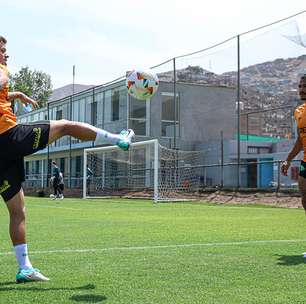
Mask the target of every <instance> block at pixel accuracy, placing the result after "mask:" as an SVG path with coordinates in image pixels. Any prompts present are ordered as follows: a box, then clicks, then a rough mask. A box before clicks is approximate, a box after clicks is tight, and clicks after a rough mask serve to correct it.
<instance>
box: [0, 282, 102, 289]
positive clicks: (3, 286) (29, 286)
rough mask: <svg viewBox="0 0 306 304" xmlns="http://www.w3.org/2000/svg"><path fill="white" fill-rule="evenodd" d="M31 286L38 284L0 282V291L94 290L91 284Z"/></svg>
mask: <svg viewBox="0 0 306 304" xmlns="http://www.w3.org/2000/svg"><path fill="white" fill-rule="evenodd" d="M32 284H39V283H37V282H31V283H26V284H16V282H15V281H10V282H0V291H10V290H12V291H16V290H26V291H62V290H71V291H73V290H92V289H95V288H96V287H95V285H93V284H87V285H84V286H79V287H48V286H47V284H48V283H43V284H46V285H44V286H46V287H41V285H39V286H37V285H36V286H33V285H32ZM11 285H14V286H15V287H10V286H11Z"/></svg>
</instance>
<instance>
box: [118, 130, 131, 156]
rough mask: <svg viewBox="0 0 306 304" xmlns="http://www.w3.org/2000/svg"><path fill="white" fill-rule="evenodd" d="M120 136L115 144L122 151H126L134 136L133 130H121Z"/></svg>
mask: <svg viewBox="0 0 306 304" xmlns="http://www.w3.org/2000/svg"><path fill="white" fill-rule="evenodd" d="M120 136H121V139H120V140H119V141H118V142H117V146H118V147H119V148H121V149H122V150H123V151H127V150H128V149H129V148H130V145H131V143H132V139H133V138H134V137H135V132H134V131H133V130H132V129H128V130H122V131H121V132H120Z"/></svg>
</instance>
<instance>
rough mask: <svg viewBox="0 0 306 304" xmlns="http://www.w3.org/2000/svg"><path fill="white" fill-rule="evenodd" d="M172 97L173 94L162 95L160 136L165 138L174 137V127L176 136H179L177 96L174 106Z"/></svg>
mask: <svg viewBox="0 0 306 304" xmlns="http://www.w3.org/2000/svg"><path fill="white" fill-rule="evenodd" d="M173 96H174V95H173V93H162V113H161V119H162V121H161V135H162V136H165V137H173V136H174V126H175V125H176V130H175V131H176V136H179V130H180V128H179V113H180V111H179V95H178V94H177V96H176V103H175V104H174V98H173ZM175 112H176V113H175ZM175 117H176V122H175Z"/></svg>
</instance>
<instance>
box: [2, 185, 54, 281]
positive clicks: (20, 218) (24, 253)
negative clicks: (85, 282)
mask: <svg viewBox="0 0 306 304" xmlns="http://www.w3.org/2000/svg"><path fill="white" fill-rule="evenodd" d="M6 206H7V209H8V211H9V216H10V228H9V231H10V237H11V240H12V243H13V246H14V251H15V255H16V259H17V263H18V265H19V270H18V272H17V274H16V282H17V283H26V282H33V281H49V279H48V278H47V277H45V276H44V275H43V274H41V273H40V271H39V270H38V269H35V268H33V266H32V264H31V262H30V259H29V256H28V247H27V242H26V229H25V218H26V215H25V205H24V194H23V190H22V189H20V190H19V192H18V193H17V194H16V195H14V196H13V197H12V198H11V199H10V200H8V201H7V202H6Z"/></svg>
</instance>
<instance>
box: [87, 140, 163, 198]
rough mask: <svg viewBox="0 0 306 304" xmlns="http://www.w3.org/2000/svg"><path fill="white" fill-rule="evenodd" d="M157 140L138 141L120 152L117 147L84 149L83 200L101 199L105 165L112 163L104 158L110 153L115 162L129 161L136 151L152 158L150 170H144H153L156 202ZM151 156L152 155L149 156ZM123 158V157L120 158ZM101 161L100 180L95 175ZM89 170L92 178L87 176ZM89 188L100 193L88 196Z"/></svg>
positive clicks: (103, 187)
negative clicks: (114, 154) (113, 155)
mask: <svg viewBox="0 0 306 304" xmlns="http://www.w3.org/2000/svg"><path fill="white" fill-rule="evenodd" d="M158 145H159V144H158V140H157V139H151V140H146V141H140V142H135V143H132V144H131V146H130V149H129V150H128V151H122V150H121V149H120V148H119V147H118V146H106V147H97V148H88V149H84V161H83V198H84V199H85V198H92V197H98V198H103V197H105V195H103V194H102V193H101V192H103V189H105V179H107V177H106V170H105V163H106V162H107V161H112V160H110V159H109V158H108V159H106V157H107V156H108V155H109V154H111V153H116V156H117V157H118V159H117V161H118V162H121V161H124V160H126V161H128V160H127V159H131V158H132V157H131V154H132V153H133V152H135V151H136V150H144V151H146V150H147V151H146V152H147V154H149V158H151V157H152V156H153V165H152V168H146V169H145V170H146V171H147V170H150V171H151V170H153V183H152V187H153V199H154V201H157V200H158V157H159V155H158V152H159V151H158V150H159V149H158ZM150 154H152V155H150ZM122 156H125V157H122ZM88 158H94V160H92V159H91V160H90V161H89V160H88ZM99 161H101V162H102V172H100V173H101V176H100V178H99V177H98V178H97V176H98V174H97V163H98V162H99ZM92 164H94V167H95V168H91V166H90V165H92ZM87 168H89V170H91V172H92V177H90V176H89V175H90V174H88V170H87ZM99 180H100V185H98V184H97V181H99ZM92 181H94V182H95V183H94V185H92ZM90 187H91V188H94V189H95V190H98V189H99V188H100V187H101V188H100V189H101V190H102V191H97V192H96V193H95V195H90V193H89V190H90ZM152 187H151V185H149V188H152ZM112 195H114V194H110V195H109V196H112Z"/></svg>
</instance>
